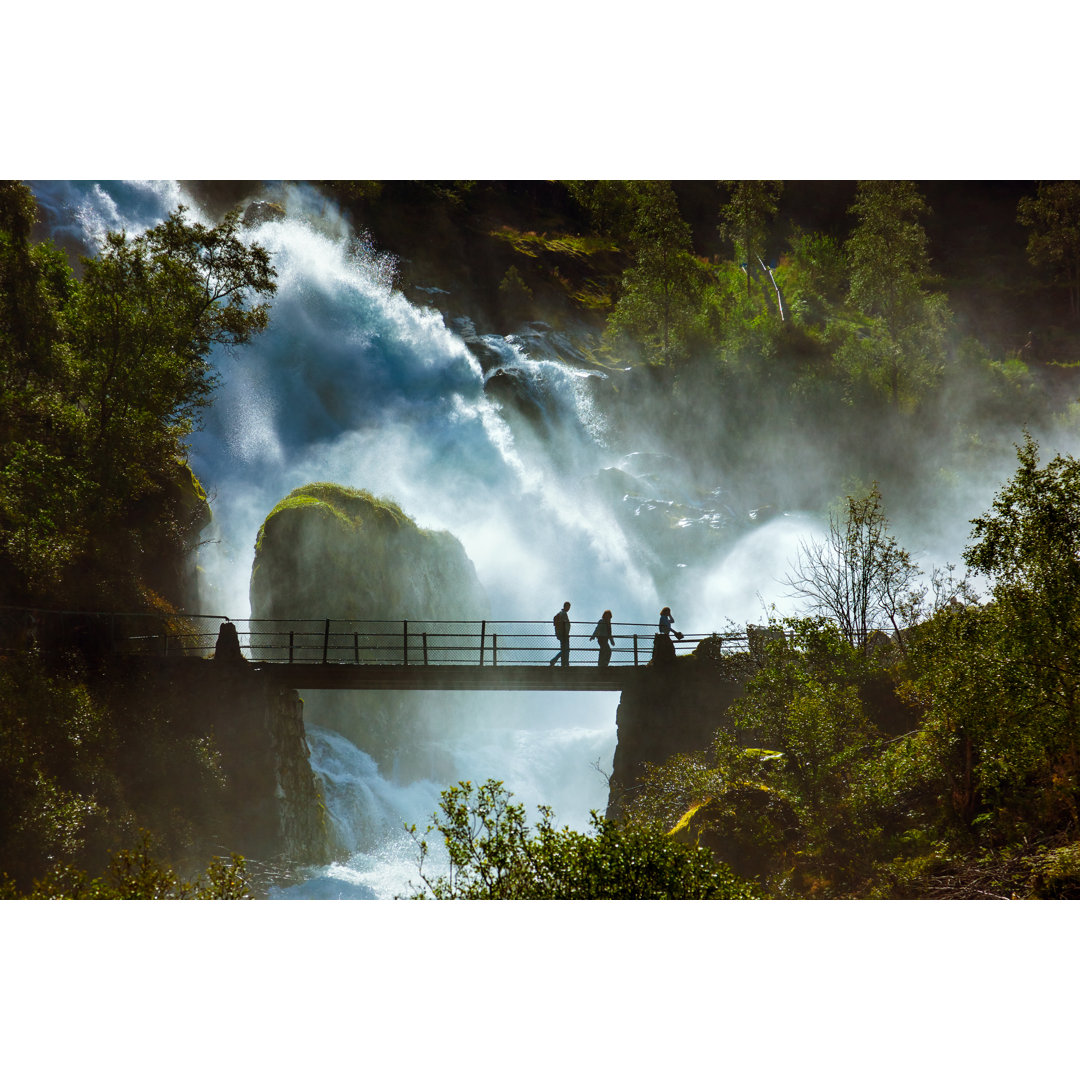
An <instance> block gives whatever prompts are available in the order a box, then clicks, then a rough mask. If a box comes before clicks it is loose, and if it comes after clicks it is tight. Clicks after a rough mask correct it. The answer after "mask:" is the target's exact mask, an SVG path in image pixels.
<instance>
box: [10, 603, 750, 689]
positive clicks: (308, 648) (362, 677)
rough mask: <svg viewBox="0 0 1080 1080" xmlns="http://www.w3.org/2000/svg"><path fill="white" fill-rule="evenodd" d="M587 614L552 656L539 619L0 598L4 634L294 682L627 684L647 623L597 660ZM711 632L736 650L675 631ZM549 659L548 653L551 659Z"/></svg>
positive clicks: (323, 685)
mask: <svg viewBox="0 0 1080 1080" xmlns="http://www.w3.org/2000/svg"><path fill="white" fill-rule="evenodd" d="M594 625H595V623H592V622H589V623H584V622H582V623H578V624H577V625H576V626H575V627H574V628H573V629H572V630H571V634H570V663H569V666H566V667H564V666H562V664H561V663H560V661H559V660H558V659H556V657H557V654H558V652H559V642H558V641H557V640H556V638H555V636H554V630H553V627H552V624H551V622H550V620H545V621H543V622H523V621H514V620H478V621H459V622H448V621H435V620H409V619H402V620H389V619H333V618H322V619H237V620H232V619H229V618H228V617H226V616H221V615H190V614H180V615H158V614H149V613H122V612H56V611H35V610H30V609H23V608H20V609H12V608H6V609H3V610H2V612H0V628H2V629H0V635H2V636H3V638H4V640H5V645H6V644H7V642H8V641H10V640H13V636H14V637H19V638H20V639H21V640H23V642H24V643H29V642H32V643H33V645H34V647H37V648H40V649H42V650H46V651H55V650H58V649H63V648H71V647H78V648H80V649H81V650H82V651H84V652H87V651H90V652H91V653H93V654H97V655H108V656H112V657H118V656H119V657H125V658H130V659H131V662H132V663H133V664H136V665H138V666H140V667H152V668H154V669H155V670H169V669H172V670H174V671H175V672H176V673H177V675H178V676H179V677H185V678H186V677H189V676H191V677H197V676H198V675H199V674H200V673H208V672H209V671H210V669H209V668H207V667H206V663H207V662H208V661H213V663H214V667H215V669H217V670H222V669H225V670H232V669H234V668H237V669H238V668H240V667H243V668H245V669H247V670H252V671H258V672H260V673H261V674H262V676H263V677H264V678H265V679H267V680H268V681H270V682H271V683H272V684H277V685H280V686H282V687H290V688H292V689H295V690H314V689H319V690H322V689H338V690H365V689H366V690H376V689H378V690H597V691H615V692H617V691H620V690H623V689H625V688H627V687H630V686H633V685H635V683H636V682H637V681H638V680H640V679H641V678H642V677H643V675H644V673H645V672H646V671H648V670H649V666H650V663H651V662H652V659H653V638H654V633H655V629H656V627H655V624H652V623H613V624H612V635H613V637H614V639H615V644H614V646H613V647H612V654H611V660H610V663H609V665H608V666H607V667H603V668H601V667H598V666H597V659H598V655H599V652H598V647H597V644H596V642H594V641H590V640H589V635H590V634H591V633H592V629H593V626H594ZM705 639H710V642H711V649H712V650H713V651H714V652H716V651H719V652H722V653H736V652H746V651H747V648H748V639H747V635H746V634H745V633H743V634H735V633H730V634H724V635H722V636H721V635H719V634H692V633H688V634H684V635H683V637H682V639H681V640H674V641H672V643H671V644H672V646H673V647H674V653H675V655H676V656H680V655H682V656H685V655H687V654H689V653H691V652H693V650H694V649H695V648H697V646H698V645H699V644H700V642H701V641H703V640H705ZM553 659H555V663H554V664H552V663H551V661H552V660H553Z"/></svg>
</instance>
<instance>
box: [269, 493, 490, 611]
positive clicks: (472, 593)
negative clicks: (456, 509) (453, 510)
mask: <svg viewBox="0 0 1080 1080" xmlns="http://www.w3.org/2000/svg"><path fill="white" fill-rule="evenodd" d="M250 598H251V616H252V618H255V619H323V618H329V619H414V620H420V619H425V620H426V619H465V620H472V619H484V618H487V617H488V615H489V613H490V605H489V603H488V599H487V595H486V594H485V592H484V589H483V587H482V586H481V584H480V580H479V578H478V577H477V576H476V568H475V567H474V566H473V564H472V562H471V560H470V559H469V557H468V556H467V555H466V553H465V549H464V547H462V545H461V542H460V541H459V540H458V539H457V538H456V537H455V536H453V535H451V534H450V533H448V532H443V531H433V530H428V529H421V528H420V527H419V526H418V525H417V524H416V523H415V522H414V521H413V520H412V519H411V518H410V517H409V516H408V515H407V514H406V513H405V512H404V511H403V510H402V509H401V507H399V506H397V505H395V504H394V503H392V502H388V501H386V500H384V499H377V498H376V497H375V496H373V495H371V494H370V493H369V492H366V491H360V490H357V489H355V488H346V487H341V486H340V485H337V484H322V483H320V484H308V485H306V486H304V487H301V488H297V489H296V490H295V491H293V492H292V493H291V494H290V495H289V496H288V497H287V498H285V499H282V501H281V502H279V503H278V504H277V506H275V507H274V509H273V510H271V511H270V514H269V516H268V517H267V518H266V521H265V522H263V525H262V528H261V529H260V530H259V536H258V540H257V542H256V545H255V562H254V565H253V567H252V572H251V587H250Z"/></svg>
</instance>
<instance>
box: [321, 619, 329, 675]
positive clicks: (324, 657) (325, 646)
mask: <svg viewBox="0 0 1080 1080" xmlns="http://www.w3.org/2000/svg"><path fill="white" fill-rule="evenodd" d="M329 651H330V620H329V619H327V620H326V623H325V625H324V626H323V635H322V662H323V663H324V664H325V663H326V661H327V654H328V653H329Z"/></svg>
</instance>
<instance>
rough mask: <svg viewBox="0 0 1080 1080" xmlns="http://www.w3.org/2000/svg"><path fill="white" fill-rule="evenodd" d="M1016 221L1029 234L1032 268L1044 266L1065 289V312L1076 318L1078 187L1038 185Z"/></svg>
mask: <svg viewBox="0 0 1080 1080" xmlns="http://www.w3.org/2000/svg"><path fill="white" fill-rule="evenodd" d="M1016 218H1017V221H1019V222H1020V224H1021V225H1025V226H1027V228H1028V229H1029V230H1030V233H1029V235H1028V244H1027V253H1028V258H1029V259H1030V260H1031V262H1032V264H1033V265H1034V266H1048V267H1050V269H1051V270H1053V271H1054V273H1055V274H1056V275H1057V276H1058V277H1059V278H1060V279H1061V280H1063V281H1064V282H1065V283H1066V285H1067V286H1068V289H1069V310H1070V312H1071V313H1072V315H1073V316H1076V315H1080V183H1078V182H1077V181H1075V180H1058V181H1054V182H1052V183H1049V182H1046V181H1043V182H1040V184H1039V187H1038V191H1037V193H1036V194H1035V195H1034V196H1024V197H1023V198H1022V199H1021V200H1020V202H1019V203H1018V204H1017V208H1016Z"/></svg>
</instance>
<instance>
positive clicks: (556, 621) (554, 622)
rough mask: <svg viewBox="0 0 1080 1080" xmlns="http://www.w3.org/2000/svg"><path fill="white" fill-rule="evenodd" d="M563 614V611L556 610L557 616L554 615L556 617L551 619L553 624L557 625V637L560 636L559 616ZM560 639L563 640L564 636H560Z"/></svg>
mask: <svg viewBox="0 0 1080 1080" xmlns="http://www.w3.org/2000/svg"><path fill="white" fill-rule="evenodd" d="M561 614H562V612H561V611H559V612H556V614H555V617H554V618H553V619H552V620H551V622H552V624H553V625H554V627H555V636H556V637H559V616H560V615H561ZM559 640H560V641H561V640H562V638H559Z"/></svg>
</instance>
